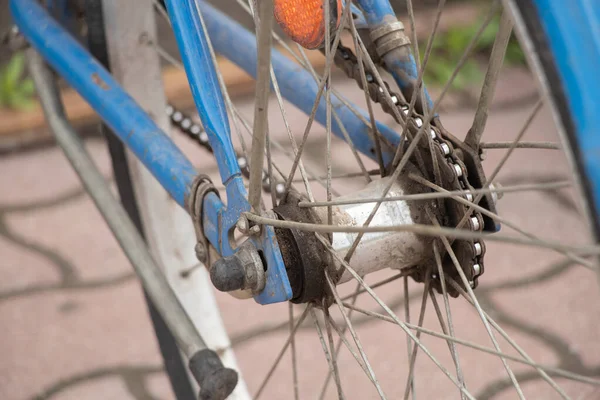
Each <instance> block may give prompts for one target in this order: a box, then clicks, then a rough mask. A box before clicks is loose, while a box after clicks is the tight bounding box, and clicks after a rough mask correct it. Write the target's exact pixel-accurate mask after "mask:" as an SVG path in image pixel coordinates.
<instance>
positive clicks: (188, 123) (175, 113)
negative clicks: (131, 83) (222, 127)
mask: <svg viewBox="0 0 600 400" xmlns="http://www.w3.org/2000/svg"><path fill="white" fill-rule="evenodd" d="M166 113H167V116H168V117H169V119H170V120H171V124H172V125H173V126H174V127H176V128H177V129H178V130H179V131H180V132H182V133H185V134H186V135H187V136H188V137H189V138H190V139H192V140H193V141H195V142H196V143H198V144H199V145H200V146H202V147H203V148H204V149H205V150H207V151H209V152H210V153H212V152H213V150H212V147H211V146H210V141H209V140H208V134H207V133H206V131H205V130H204V128H202V125H200V124H199V123H197V122H195V121H194V120H193V119H192V118H191V117H190V116H189V115H187V114H185V113H184V112H183V111H181V110H178V109H177V108H175V106H173V105H171V104H169V105H167V108H166ZM236 157H237V163H238V167H239V168H240V171H241V172H242V175H243V176H244V177H245V178H246V179H249V178H250V169H249V168H248V166H249V164H248V159H247V158H246V156H244V155H241V154H238V153H236ZM262 188H263V190H264V191H265V192H267V193H271V180H270V178H269V175H268V174H267V173H266V172H265V171H263V173H262ZM284 192H285V184H284V183H283V182H276V183H275V194H276V195H277V198H280V197H281V196H283V194H284Z"/></svg>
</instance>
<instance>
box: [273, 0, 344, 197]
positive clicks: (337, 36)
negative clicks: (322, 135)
mask: <svg viewBox="0 0 600 400" xmlns="http://www.w3.org/2000/svg"><path fill="white" fill-rule="evenodd" d="M350 3H351V2H347V3H346V5H345V6H344V11H343V13H342V21H344V20H345V19H346V18H348V14H349V11H350ZM341 33H342V30H341V29H338V31H337V32H336V34H335V39H334V40H333V46H332V47H333V49H334V50H335V49H337V46H338V44H339V42H340V37H341ZM333 54H335V51H333V52H331V53H330V54H329V57H326V58H325V73H324V76H323V77H322V78H321V81H320V83H319V88H318V90H317V95H316V97H315V101H314V103H313V108H312V110H311V112H310V115H309V117H308V122H307V124H306V128H305V129H304V135H303V136H302V141H301V142H300V147H299V148H298V153H297V154H296V158H295V159H294V163H293V164H292V168H291V170H290V173H289V176H288V179H287V181H286V183H285V193H286V194H287V192H288V191H289V189H290V185H291V183H292V179H294V175H295V174H296V168H297V167H298V162H299V161H300V158H301V157H302V152H303V151H304V146H305V144H306V140H307V139H308V135H309V133H310V130H311V127H312V124H313V121H314V120H315V115H316V113H317V109H318V107H319V102H320V100H321V96H322V95H323V90H324V89H325V85H326V84H327V81H328V77H329V74H330V73H331V65H332V63H333V57H332V55H333Z"/></svg>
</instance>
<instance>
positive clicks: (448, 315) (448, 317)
mask: <svg viewBox="0 0 600 400" xmlns="http://www.w3.org/2000/svg"><path fill="white" fill-rule="evenodd" d="M433 256H434V258H435V264H436V267H437V273H438V276H439V278H440V285H441V287H442V295H443V297H444V308H445V310H446V320H447V321H448V329H449V331H450V336H452V337H455V334H454V322H453V319H452V312H451V311H450V301H449V299H448V290H447V289H446V277H445V276H444V268H443V266H442V258H441V257H440V252H439V249H438V244H437V242H435V243H434V244H433ZM433 297H434V298H435V296H433ZM434 301H435V300H434ZM436 304H437V303H436ZM440 322H443V319H440ZM443 330H444V329H443V324H442V331H443ZM444 333H446V332H444ZM449 343H450V342H449ZM452 343H453V342H452ZM450 352H451V353H452V356H453V358H454V363H455V365H456V373H457V375H458V378H459V380H460V381H461V383H462V384H463V385H464V384H465V383H464V377H463V376H462V371H461V368H460V363H459V360H458V352H457V351H456V345H454V343H453V344H452V348H451V349H450ZM461 395H462V393H461Z"/></svg>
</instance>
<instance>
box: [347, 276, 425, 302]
mask: <svg viewBox="0 0 600 400" xmlns="http://www.w3.org/2000/svg"><path fill="white" fill-rule="evenodd" d="M415 269H416V268H406V269H403V270H402V272H400V273H399V274H396V275H394V276H390V277H389V278H386V279H384V280H381V281H379V282H377V283H374V284H372V285H370V286H371V289H375V288H378V287H380V286H383V285H385V284H387V283H390V282H394V281H396V280H398V279H400V278H403V277H407V276H408V275H410V274H411V273H413V272H414V271H415ZM363 293H366V290H365V289H360V285H359V287H358V288H356V291H355V292H354V293H353V294H349V295H348V296H345V297H342V301H346V300H348V299H350V298H355V296H358V295H360V294H363Z"/></svg>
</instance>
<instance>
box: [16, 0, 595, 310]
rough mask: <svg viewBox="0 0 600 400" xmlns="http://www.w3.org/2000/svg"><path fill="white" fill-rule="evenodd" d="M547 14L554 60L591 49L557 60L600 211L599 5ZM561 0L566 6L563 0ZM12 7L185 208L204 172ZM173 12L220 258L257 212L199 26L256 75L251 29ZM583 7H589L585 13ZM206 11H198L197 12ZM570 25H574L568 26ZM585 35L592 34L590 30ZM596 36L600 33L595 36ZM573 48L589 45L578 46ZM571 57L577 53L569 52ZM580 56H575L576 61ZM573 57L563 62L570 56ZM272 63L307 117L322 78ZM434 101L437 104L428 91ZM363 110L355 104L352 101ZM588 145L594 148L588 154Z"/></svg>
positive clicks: (385, 4)
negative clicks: (207, 167) (210, 165)
mask: <svg viewBox="0 0 600 400" xmlns="http://www.w3.org/2000/svg"><path fill="white" fill-rule="evenodd" d="M531 2H532V3H535V4H536V5H537V6H538V7H541V9H542V10H545V11H544V12H542V13H540V16H541V18H542V22H543V26H544V28H545V29H546V30H547V32H548V33H549V35H548V38H549V41H550V47H551V49H552V51H553V52H554V54H555V58H556V59H557V60H559V61H560V60H574V59H577V58H578V57H581V56H583V55H585V58H586V59H585V60H582V62H581V64H574V65H578V66H581V67H582V69H581V70H579V69H578V70H577V71H575V70H574V69H573V68H571V69H569V67H568V66H567V65H563V64H562V63H559V64H558V67H559V70H560V71H561V76H560V78H561V83H562V85H563V86H564V87H565V89H566V90H565V92H566V93H567V95H568V101H569V106H570V107H571V110H575V111H576V112H574V113H571V115H572V116H573V118H574V119H575V125H576V132H577V135H578V140H579V141H580V143H581V145H582V146H583V149H584V151H583V155H584V162H583V164H584V172H586V173H587V176H589V177H591V181H592V182H593V183H594V185H593V195H594V199H595V205H596V209H600V163H599V162H598V159H599V158H598V156H597V155H598V154H600V153H599V152H598V150H597V148H598V147H599V146H600V139H599V138H600V136H598V135H597V134H596V133H597V128H596V127H598V126H600V121H599V120H598V119H599V118H600V112H598V109H599V107H598V103H597V102H596V101H595V99H594V98H593V97H590V96H585V95H582V93H595V94H596V95H597V94H598V93H600V88H598V85H600V83H599V82H600V81H597V80H596V81H595V83H593V85H595V89H596V91H595V92H594V91H592V92H589V91H588V89H586V88H585V87H584V86H582V85H588V87H589V85H590V82H589V80H588V81H586V80H585V79H584V78H585V77H586V76H587V77H588V78H589V76H593V75H586V73H588V74H589V73H590V71H588V70H586V69H585V68H584V67H586V66H587V67H590V68H592V67H593V66H594V65H600V44H599V42H598V40H600V35H598V34H597V33H598V21H600V14H599V13H600V11H599V9H598V8H597V7H596V8H595V10H594V7H592V5H591V3H592V2H593V0H578V1H573V2H572V3H573V4H572V5H570V7H571V14H576V16H577V17H579V18H581V17H582V15H581V14H586V13H587V15H586V17H587V19H586V21H587V22H588V23H587V24H583V25H578V26H577V32H578V34H577V36H573V35H574V33H573V32H574V30H569V29H567V27H568V26H569V24H568V18H567V17H568V15H567V14H566V13H561V10H560V7H559V6H557V5H556V4H557V2H555V1H552V0H531ZM358 3H359V5H360V7H361V9H362V11H363V15H361V16H360V20H363V21H366V22H364V23H366V24H368V25H369V26H371V27H374V26H377V25H378V24H381V23H383V22H385V20H386V19H387V18H389V17H390V15H392V16H393V13H392V9H391V7H390V5H389V1H388V0H360V1H359V2H358ZM559 3H562V1H561V2H559ZM10 4H11V11H12V14H13V18H14V21H15V23H16V24H17V26H18V27H19V29H20V31H21V32H22V33H23V35H24V36H25V37H26V38H27V40H28V41H29V42H30V43H31V45H32V46H34V47H35V48H36V50H38V51H39V52H40V53H41V54H42V56H43V57H44V58H45V59H46V60H47V62H48V63H49V64H50V65H51V66H52V67H53V68H54V69H55V70H56V71H57V72H58V73H59V74H60V75H61V76H62V77H63V78H64V79H65V80H66V81H68V82H69V84H70V85H71V86H72V87H73V88H74V89H75V90H77V91H78V92H79V93H80V94H81V96H82V97H83V98H85V99H86V100H87V102H88V103H89V104H90V105H91V106H92V107H93V108H94V109H95V110H96V112H97V113H98V114H99V115H100V116H101V118H102V119H103V120H104V121H105V122H106V123H107V125H109V126H110V127H111V129H112V130H113V131H114V132H115V133H116V134H117V135H118V136H119V137H120V139H121V140H122V141H123V142H124V144H125V145H126V146H127V147H129V149H131V150H132V152H133V153H134V154H135V155H136V156H137V157H138V158H139V159H140V161H142V162H143V164H144V165H145V166H146V168H148V170H149V171H150V172H151V173H152V174H153V175H154V177H155V178H156V179H157V180H158V181H159V182H160V184H161V185H162V186H163V187H164V188H165V190H167V192H168V193H169V194H170V195H171V196H172V197H173V198H174V199H175V200H176V201H177V203H178V204H179V205H181V206H182V207H186V200H187V198H188V196H189V195H190V190H191V186H192V183H193V182H194V180H195V179H196V177H197V176H198V172H197V171H196V170H195V169H194V167H193V166H192V164H191V163H190V161H189V160H187V159H186V158H185V156H184V155H183V154H182V152H181V151H180V150H179V149H178V148H177V147H176V146H175V145H174V144H173V142H172V141H171V140H170V139H169V138H168V137H167V136H166V135H165V134H164V132H162V131H161V130H160V129H159V128H158V126H157V125H156V124H155V123H154V121H153V120H152V119H151V118H150V117H149V116H148V115H147V114H146V113H145V112H144V111H143V110H142V109H141V108H140V107H139V106H138V104H137V103H136V102H135V101H134V100H133V99H132V98H131V97H130V96H129V95H128V94H127V93H125V91H124V90H123V89H122V88H121V87H120V86H119V85H118V83H117V82H116V81H115V80H114V79H113V78H112V76H111V75H110V74H109V73H108V72H107V71H106V70H105V69H104V68H103V67H102V66H101V65H100V64H99V63H98V62H97V61H95V60H94V59H93V57H92V56H91V55H90V54H89V53H88V52H87V51H86V50H85V49H84V48H83V47H82V46H81V45H80V44H79V43H78V42H77V41H76V40H75V39H74V38H73V37H72V36H71V35H70V34H69V33H68V32H67V30H65V29H64V28H63V27H62V26H61V25H60V24H59V23H58V22H56V21H55V20H54V19H53V18H52V17H51V16H50V15H49V13H48V12H47V10H46V9H44V8H43V7H42V6H40V5H39V4H38V3H37V1H36V0H11V2H10ZM166 4H167V8H168V12H169V16H170V18H171V22H172V25H173V30H174V32H175V37H176V39H177V42H178V45H179V49H180V53H181V55H182V59H183V64H184V66H185V70H186V73H187V77H188V80H189V82H190V87H191V91H192V94H193V97H194V101H195V103H196V106H197V108H198V112H199V115H200V118H201V120H202V125H203V127H204V129H205V130H206V132H207V134H208V136H209V139H210V144H211V146H212V148H213V151H214V155H215V159H216V161H217V164H218V167H219V173H220V176H221V181H222V183H223V184H224V185H225V188H226V190H225V191H226V195H227V206H225V204H224V203H223V202H222V201H221V199H220V198H219V197H218V196H217V195H216V194H214V193H209V194H207V195H206V196H205V198H204V213H203V221H202V222H203V229H204V234H205V235H206V237H207V239H208V240H209V241H210V243H211V245H212V246H214V247H215V249H217V251H218V252H219V254H221V255H222V256H228V255H231V254H233V253H234V249H233V248H232V246H231V244H230V240H229V239H230V233H231V232H232V230H233V229H234V227H235V224H236V222H237V220H238V219H239V217H240V215H241V213H243V212H245V211H250V205H249V203H248V201H247V192H246V189H245V187H244V184H243V181H242V176H241V172H240V169H239V167H238V165H237V159H236V155H235V151H234V148H233V145H232V142H231V137H230V131H229V121H228V117H227V112H226V109H225V105H224V101H223V97H222V93H221V89H220V86H219V82H218V80H217V76H216V73H215V66H214V65H213V62H212V58H211V57H210V53H209V47H208V38H207V37H206V36H205V35H204V31H203V28H202V20H201V15H200V11H201V12H202V17H203V18H204V23H205V26H206V29H207V32H208V36H209V37H210V39H211V43H212V45H213V46H214V48H215V51H216V52H217V53H219V54H222V55H224V56H225V57H227V58H229V59H230V60H231V61H233V62H234V63H236V64H237V65H239V66H240V67H242V68H243V69H244V70H246V71H247V72H248V73H250V74H251V75H255V74H256V40H255V38H254V35H252V34H251V33H250V32H248V31H246V30H245V29H244V28H242V27H241V26H240V25H239V24H237V23H236V22H234V21H232V20H231V19H229V18H228V17H227V16H225V15H224V14H222V13H221V12H219V11H217V10H216V9H214V8H213V7H212V6H210V5H209V4H206V3H204V2H203V1H195V0H178V1H175V0H167V1H166ZM586 7H588V8H587V9H586ZM199 8H200V9H201V10H200V9H199ZM572 28H573V27H572V26H571V27H570V29H572ZM586 33H587V35H586ZM594 33H596V34H595V35H594ZM575 49H580V50H581V49H584V50H585V51H579V52H578V51H577V50H575ZM569 57H571V58H569ZM574 57H575V58H574ZM385 61H386V64H388V65H391V69H392V71H397V73H395V74H393V75H394V77H395V79H396V81H397V82H398V84H399V86H400V87H401V88H402V87H403V85H407V84H408V83H410V81H412V80H414V79H416V77H417V69H416V64H415V61H414V58H413V57H412V55H409V56H408V57H404V58H403V59H390V60H387V59H386V60H385ZM565 62H566V61H565ZM272 64H273V69H274V72H275V75H276V77H277V78H278V82H279V85H280V88H281V92H282V95H283V96H284V97H285V98H286V99H287V100H288V101H290V102H292V103H293V104H294V105H296V106H297V107H299V108H300V109H302V110H303V111H305V112H306V113H310V111H311V109H312V107H313V103H314V101H315V97H316V94H317V87H318V83H317V82H316V81H315V80H314V78H313V77H312V76H311V75H310V74H309V73H308V72H306V71H305V70H304V69H303V68H302V67H301V66H300V65H298V64H296V63H294V62H292V61H290V60H289V59H288V58H286V57H285V56H283V55H282V54H281V53H279V52H278V51H276V50H273V52H272ZM331 98H332V103H333V107H334V110H335V112H336V113H337V116H338V117H339V120H340V122H341V124H338V122H337V121H335V119H334V121H333V124H332V129H333V132H334V133H335V134H336V135H338V136H339V137H341V138H342V139H344V135H342V126H343V127H344V128H345V129H346V131H347V133H348V136H349V138H350V140H351V141H352V142H353V144H354V146H355V147H356V148H357V149H358V150H359V151H361V152H362V153H364V154H365V155H367V156H369V157H372V158H373V157H374V154H375V152H374V143H373V139H372V137H371V135H370V130H369V127H368V126H367V125H366V124H365V123H364V122H363V120H368V115H367V114H366V113H364V112H362V114H363V117H365V118H363V119H361V118H359V117H358V116H357V115H355V114H354V111H353V110H351V109H350V108H348V107H346V106H345V105H344V103H343V102H342V100H341V99H339V98H337V97H336V96H334V95H332V96H331ZM426 98H427V101H428V102H429V103H431V100H430V98H429V96H428V95H426ZM353 108H354V109H357V108H356V107H353ZM325 117H326V109H325V102H324V100H323V99H321V101H320V102H319V104H318V108H317V113H316V120H317V121H318V122H320V123H322V124H323V123H324V122H325ZM377 129H378V131H379V132H380V133H381V134H382V135H383V136H384V137H385V138H386V139H387V141H388V142H389V143H390V144H392V145H393V146H396V145H397V144H398V143H400V140H401V138H400V136H399V135H398V134H397V133H396V132H394V131H393V130H392V129H390V128H389V127H387V126H385V125H383V124H379V123H378V124H377ZM585 149H589V150H590V151H586V150H585ZM384 150H385V151H384V154H383V156H384V160H385V161H390V160H391V159H392V157H393V153H392V151H391V149H384ZM250 240H252V241H253V244H254V245H255V246H256V247H257V248H258V249H260V250H262V252H263V254H264V256H265V260H266V263H267V271H266V276H267V282H266V286H265V289H264V290H263V292H262V293H260V294H259V295H257V296H256V297H255V300H256V301H257V302H258V303H261V304H268V303H274V302H281V301H286V300H289V299H290V298H291V297H292V290H291V287H290V284H289V281H288V278H287V274H286V270H285V265H284V263H283V259H282V256H281V252H280V250H279V247H278V244H277V240H276V239H275V232H274V229H273V228H272V227H269V226H265V229H263V233H262V235H261V237H259V238H251V239H250Z"/></svg>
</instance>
